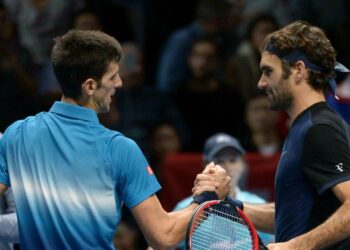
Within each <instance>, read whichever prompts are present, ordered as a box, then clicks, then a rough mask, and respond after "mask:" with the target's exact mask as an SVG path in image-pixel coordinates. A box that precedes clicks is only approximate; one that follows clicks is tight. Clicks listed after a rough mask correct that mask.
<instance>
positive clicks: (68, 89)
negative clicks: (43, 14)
mask: <svg viewBox="0 0 350 250" xmlns="http://www.w3.org/2000/svg"><path fill="white" fill-rule="evenodd" d="M121 51H122V49H121V46H120V44H119V42H118V41H117V40H116V39H115V38H113V37H111V36H109V35H107V34H105V33H103V32H101V31H82V30H71V31H69V32H68V33H66V34H65V35H63V36H61V37H58V38H56V39H55V46H54V47H53V49H52V53H51V59H52V63H53V69H54V72H55V75H56V77H57V80H58V82H59V83H60V85H61V88H62V92H63V94H64V95H65V96H67V97H71V98H74V99H76V98H79V97H80V95H81V84H82V83H83V82H84V81H85V80H86V79H88V78H93V79H95V80H96V81H97V82H99V80H100V79H101V78H102V76H103V74H104V73H105V72H106V70H107V67H108V65H109V63H111V62H119V60H120V58H121Z"/></svg>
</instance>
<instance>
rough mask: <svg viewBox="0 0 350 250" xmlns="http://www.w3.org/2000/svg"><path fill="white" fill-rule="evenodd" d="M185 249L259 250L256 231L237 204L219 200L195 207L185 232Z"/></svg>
mask: <svg viewBox="0 0 350 250" xmlns="http://www.w3.org/2000/svg"><path fill="white" fill-rule="evenodd" d="M186 249H188V250H200V249H212V250H214V249H215V250H227V249H230V250H236V249H237V250H238V249H239V250H246V249H247V250H248V249H249V250H258V249H259V239H258V234H257V232H256V230H255V228H254V226H253V223H252V222H251V221H250V220H249V218H248V217H247V216H246V215H245V214H244V213H243V212H242V211H241V210H240V209H239V208H237V207H235V206H233V205H231V204H229V203H227V202H225V201H220V200H213V201H207V202H204V203H202V204H201V205H200V206H198V207H197V209H196V210H195V212H194V213H193V216H192V218H191V221H190V223H189V224H188V227H187V233H186Z"/></svg>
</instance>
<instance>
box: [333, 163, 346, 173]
mask: <svg viewBox="0 0 350 250" xmlns="http://www.w3.org/2000/svg"><path fill="white" fill-rule="evenodd" d="M334 167H335V169H336V170H338V171H339V172H344V169H343V163H342V162H341V163H339V164H337V165H335V166H334Z"/></svg>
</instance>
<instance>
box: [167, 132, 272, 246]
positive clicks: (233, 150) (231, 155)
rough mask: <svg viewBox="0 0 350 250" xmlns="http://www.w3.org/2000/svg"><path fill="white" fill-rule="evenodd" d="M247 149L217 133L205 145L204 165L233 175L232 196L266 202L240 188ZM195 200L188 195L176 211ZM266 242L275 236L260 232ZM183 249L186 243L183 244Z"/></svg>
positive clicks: (232, 138) (252, 201)
mask: <svg viewBox="0 0 350 250" xmlns="http://www.w3.org/2000/svg"><path fill="white" fill-rule="evenodd" d="M244 154H245V150H244V149H243V147H242V146H241V144H240V143H239V141H238V140H237V139H236V138H234V137H232V136H230V135H228V134H223V133H219V134H215V135H213V136H211V137H209V138H208V139H207V140H206V142H205V145H204V151H203V161H204V165H205V164H207V163H209V162H214V163H215V164H219V165H221V166H222V167H223V168H224V169H225V170H226V171H227V173H228V175H229V176H230V177H231V192H230V194H229V196H230V197H232V198H236V199H240V200H242V201H245V202H249V203H265V200H264V199H262V198H260V197H259V196H257V195H255V194H253V193H249V192H247V191H242V190H241V189H240V188H239V182H240V181H242V179H241V177H242V176H243V175H244V172H245V171H247V169H246V168H247V166H246V163H245V161H244ZM192 200H193V197H192V196H190V197H187V198H185V199H184V200H182V201H180V202H179V203H178V204H177V205H176V207H175V209H174V210H175V211H177V210H179V209H182V208H184V207H187V206H188V205H189V204H190V203H191V202H192ZM259 235H260V237H261V238H262V240H263V242H264V243H270V242H272V241H273V236H272V235H270V234H266V233H259ZM181 248H182V249H185V248H184V244H182V245H181Z"/></svg>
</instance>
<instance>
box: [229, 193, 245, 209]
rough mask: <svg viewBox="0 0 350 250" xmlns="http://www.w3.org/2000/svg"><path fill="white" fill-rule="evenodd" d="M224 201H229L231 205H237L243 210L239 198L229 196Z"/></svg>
mask: <svg viewBox="0 0 350 250" xmlns="http://www.w3.org/2000/svg"><path fill="white" fill-rule="evenodd" d="M226 201H227V202H228V203H230V204H231V205H233V206H235V207H238V208H239V209H241V210H242V211H243V202H242V201H240V200H237V199H235V198H231V197H229V196H227V197H226Z"/></svg>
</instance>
